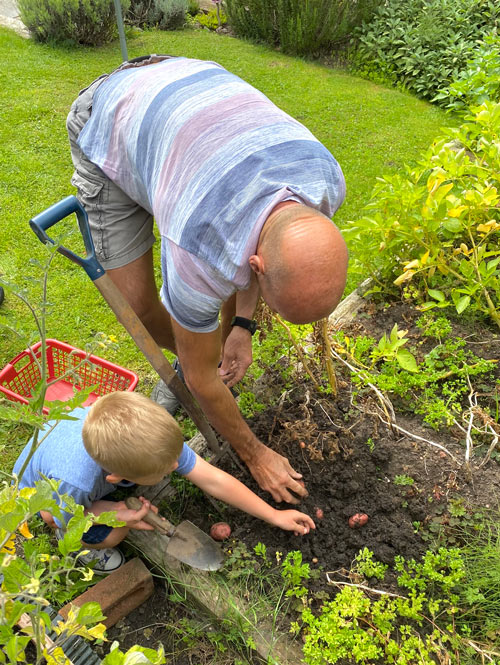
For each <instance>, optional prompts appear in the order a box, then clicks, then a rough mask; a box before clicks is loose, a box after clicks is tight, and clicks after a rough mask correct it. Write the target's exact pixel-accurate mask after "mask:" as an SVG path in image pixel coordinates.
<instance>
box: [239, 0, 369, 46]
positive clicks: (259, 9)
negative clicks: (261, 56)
mask: <svg viewBox="0 0 500 665" xmlns="http://www.w3.org/2000/svg"><path fill="white" fill-rule="evenodd" d="M381 1H382V0H226V7H227V14H228V18H229V23H230V25H231V27H232V28H233V30H234V31H235V32H236V34H238V35H239V36H240V37H246V38H248V39H253V40H257V41H264V42H266V43H268V44H271V45H273V46H280V47H281V48H282V50H283V51H284V52H286V53H294V54H297V55H311V56H314V55H319V54H321V53H325V52H328V51H330V50H331V49H332V48H334V47H335V45H337V44H340V43H342V42H343V41H345V40H346V39H347V38H348V37H349V36H350V34H351V33H352V31H353V29H354V28H355V27H356V26H358V25H360V24H361V23H362V22H363V21H366V20H368V19H369V18H370V17H371V16H372V15H373V13H374V11H375V10H376V8H377V7H378V6H379V5H380V3H381Z"/></svg>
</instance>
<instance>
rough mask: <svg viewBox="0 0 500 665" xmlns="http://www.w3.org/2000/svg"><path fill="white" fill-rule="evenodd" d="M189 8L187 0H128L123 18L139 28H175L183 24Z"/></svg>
mask: <svg viewBox="0 0 500 665" xmlns="http://www.w3.org/2000/svg"><path fill="white" fill-rule="evenodd" d="M191 8H192V6H191ZM189 9H190V5H189V2H188V0H130V7H129V10H128V12H127V14H126V16H125V18H126V20H127V23H130V24H132V25H135V26H137V27H139V28H159V29H160V30H177V29H178V28H182V27H183V26H184V24H185V22H186V14H187V13H188V10H189Z"/></svg>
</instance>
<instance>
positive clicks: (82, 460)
mask: <svg viewBox="0 0 500 665" xmlns="http://www.w3.org/2000/svg"><path fill="white" fill-rule="evenodd" d="M89 409H90V407H86V408H81V409H75V410H74V411H73V412H72V414H71V415H72V416H75V417H76V418H77V420H62V421H61V422H59V423H58V424H57V425H56V427H55V428H54V429H53V430H52V431H51V432H50V431H49V430H50V428H51V427H52V426H53V425H54V422H53V421H49V422H47V424H46V425H45V428H44V430H42V431H41V432H40V434H39V437H38V440H39V441H41V443H40V444H39V446H38V448H37V449H36V451H35V454H34V455H33V457H32V458H31V460H30V461H29V463H28V466H27V467H26V469H25V471H24V473H23V477H22V478H20V479H19V487H20V488H23V487H34V485H35V482H37V481H38V480H42V476H45V477H46V478H54V479H56V480H60V481H61V482H60V484H59V493H60V494H68V495H69V496H72V497H73V498H74V500H75V501H76V503H78V504H80V505H82V506H84V507H85V508H89V507H90V506H91V505H92V503H93V502H94V501H98V500H99V499H102V498H103V497H104V496H106V495H107V494H110V493H111V492H113V491H114V490H115V489H116V488H117V486H118V485H115V484H112V483H109V482H108V481H107V480H106V476H107V475H108V473H109V471H107V470H105V469H103V468H102V467H100V466H99V465H98V464H97V462H94V460H93V459H92V458H91V457H90V455H89V454H88V453H87V451H86V450H85V446H84V445H83V440H82V428H83V422H84V420H85V418H86V416H87V413H88V411H89ZM47 432H48V433H47ZM45 435H46V436H45ZM44 436H45V438H43V437H44ZM42 439H43V440H42ZM31 443H32V441H29V443H28V444H27V445H26V447H25V448H24V450H23V451H22V453H21V454H20V455H19V457H18V459H17V461H16V463H15V464H14V473H16V474H18V473H19V471H20V470H21V467H22V465H23V463H24V460H25V459H26V457H27V456H28V453H29V451H30V448H31ZM178 462H179V466H178V467H177V469H176V472H177V473H180V474H181V475H186V474H188V473H189V472H190V471H192V470H193V468H194V465H195V463H196V453H195V452H194V450H191V448H190V447H189V446H188V445H187V444H184V446H183V449H182V452H181V455H180V457H179V460H178ZM54 498H55V499H57V495H56V494H54ZM63 505H64V504H63ZM64 515H65V520H66V522H67V521H68V520H69V519H70V517H71V514H70V513H64ZM56 522H58V520H57V519H56ZM59 526H60V525H59Z"/></svg>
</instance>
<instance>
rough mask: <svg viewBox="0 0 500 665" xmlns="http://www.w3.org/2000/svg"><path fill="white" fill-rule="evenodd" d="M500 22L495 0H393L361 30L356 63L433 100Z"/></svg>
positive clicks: (362, 69)
mask: <svg viewBox="0 0 500 665" xmlns="http://www.w3.org/2000/svg"><path fill="white" fill-rule="evenodd" d="M499 24H500V4H499V3H498V2H496V0H405V2H401V0H388V2H386V3H383V4H381V5H380V7H379V8H378V10H377V12H376V14H375V16H374V18H372V19H371V20H370V21H367V22H365V23H364V25H363V26H362V27H361V28H360V29H359V31H358V32H357V33H356V38H357V40H359V46H358V48H357V52H356V55H355V57H354V64H355V66H356V69H357V71H359V72H361V73H363V74H364V75H367V76H369V77H371V78H373V79H374V80H385V81H389V82H390V83H392V84H394V85H397V86H399V87H402V88H404V89H407V90H411V91H413V92H415V93H416V94H418V95H419V96H421V97H424V98H427V99H432V98H433V97H434V96H435V95H436V93H437V92H438V90H439V89H440V88H442V87H444V86H445V85H446V84H449V83H450V82H451V81H452V80H454V79H455V78H457V77H458V76H459V75H460V73H461V72H462V71H463V70H464V69H465V65H466V62H467V60H468V59H470V58H471V56H472V54H473V53H474V51H475V50H476V48H477V42H478V41H480V40H482V39H484V38H485V37H486V36H487V35H488V34H490V33H492V32H494V31H495V30H497V29H498V27H499Z"/></svg>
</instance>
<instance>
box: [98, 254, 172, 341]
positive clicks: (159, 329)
mask: <svg viewBox="0 0 500 665" xmlns="http://www.w3.org/2000/svg"><path fill="white" fill-rule="evenodd" d="M107 273H108V275H109V276H110V277H111V279H112V280H113V282H114V283H115V285H116V286H117V287H118V288H119V289H120V291H121V292H122V293H123V295H124V296H125V298H126V299H127V300H128V302H129V303H130V305H131V306H132V309H133V310H134V312H135V313H136V314H137V316H138V317H139V318H140V319H141V321H142V322H143V324H144V325H145V327H146V328H147V330H148V331H149V332H150V333H151V335H152V336H153V338H154V339H155V341H156V342H157V344H159V346H161V347H163V348H165V349H168V350H169V351H173V352H174V353H175V340H174V335H173V332H172V324H171V322H170V314H169V313H168V312H167V310H166V309H165V307H164V306H163V305H162V303H161V301H160V298H159V297H158V290H157V287H156V282H155V277H154V270H153V250H152V249H150V250H149V251H148V252H146V254H143V256H141V257H140V258H138V259H136V260H135V261H132V262H131V263H128V264H127V265H126V266H123V267H122V268H113V269H111V270H107Z"/></svg>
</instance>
